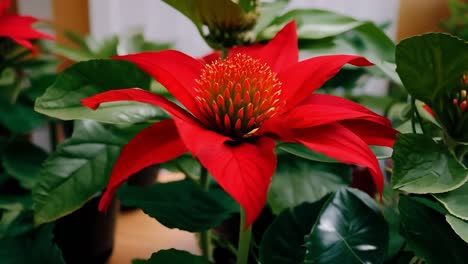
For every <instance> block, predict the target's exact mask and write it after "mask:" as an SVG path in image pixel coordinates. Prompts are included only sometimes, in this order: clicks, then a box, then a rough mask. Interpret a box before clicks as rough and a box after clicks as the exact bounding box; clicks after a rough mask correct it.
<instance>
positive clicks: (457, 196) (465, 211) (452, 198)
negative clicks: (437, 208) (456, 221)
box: [434, 182, 468, 220]
mask: <svg viewBox="0 0 468 264" xmlns="http://www.w3.org/2000/svg"><path fill="white" fill-rule="evenodd" d="M434 197H435V198H436V199H437V200H438V201H439V202H441V203H442V204H443V205H444V207H445V208H446V209H447V211H449V212H450V213H451V214H453V215H455V216H457V217H459V218H461V219H464V220H468V182H465V184H463V185H462V186H461V187H460V188H457V189H455V190H453V191H450V192H446V193H439V194H436V195H434Z"/></svg>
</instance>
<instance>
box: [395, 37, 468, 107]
mask: <svg viewBox="0 0 468 264" xmlns="http://www.w3.org/2000/svg"><path fill="white" fill-rule="evenodd" d="M467 48H468V43H467V42H465V41H463V40H461V39H458V38H455V37H453V36H450V35H447V34H440V33H430V34H425V35H422V36H416V37H411V38H408V39H406V40H403V41H401V42H400V43H399V44H398V45H397V48H396V64H397V69H396V71H397V72H398V75H400V78H401V81H402V82H403V84H404V86H405V88H406V90H408V92H409V93H410V94H411V95H412V96H413V97H414V98H416V99H419V100H421V101H423V102H425V103H428V104H431V102H433V101H434V100H435V98H436V97H438V96H439V95H440V94H441V93H449V94H450V93H451V91H453V92H455V91H456V90H458V89H459V86H458V83H459V80H460V79H461V77H462V75H463V74H464V73H466V72H467V70H468V68H467V65H468V52H466V50H467ZM443 98H445V97H443ZM450 103H451V101H450ZM431 107H432V105H431Z"/></svg>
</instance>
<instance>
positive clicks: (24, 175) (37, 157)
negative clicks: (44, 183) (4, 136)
mask: <svg viewBox="0 0 468 264" xmlns="http://www.w3.org/2000/svg"><path fill="white" fill-rule="evenodd" d="M46 158H47V153H46V152H45V151H44V150H42V149H41V148H39V147H37V146H36V145H33V144H32V143H30V142H27V141H15V142H13V143H11V144H9V145H8V147H7V149H6V150H5V153H4V154H3V159H2V165H3V167H4V168H5V171H6V173H8V174H9V175H10V176H12V177H13V178H15V179H17V180H18V181H19V182H20V184H21V186H23V187H24V188H26V189H32V187H33V186H34V185H35V184H36V182H37V180H38V176H39V170H40V169H41V165H42V163H43V162H44V160H45V159H46Z"/></svg>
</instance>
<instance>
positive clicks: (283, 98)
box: [82, 22, 397, 225]
mask: <svg viewBox="0 0 468 264" xmlns="http://www.w3.org/2000/svg"><path fill="white" fill-rule="evenodd" d="M115 59H118V60H128V61H131V62H133V63H135V64H136V65H137V66H138V67H140V68H141V69H143V70H144V71H146V72H147V73H148V74H150V75H151V76H153V77H154V78H155V79H156V80H157V81H159V82H160V83H161V84H162V85H164V86H165V87H166V88H167V89H168V90H169V92H170V93H171V94H172V95H173V96H174V97H175V98H177V100H178V101H179V102H180V103H181V104H183V105H184V106H185V108H186V109H187V110H185V109H183V108H181V107H179V106H178V105H176V104H174V103H172V102H170V101H168V100H167V99H165V98H164V97H161V96H158V95H155V94H153V93H150V92H147V91H144V90H140V89H134V88H132V89H123V90H116V91H109V92H104V93H102V94H98V95H95V96H92V97H90V98H87V99H84V100H83V101H82V103H83V105H85V106H87V107H90V108H92V109H96V108H97V107H98V106H99V104H101V103H105V102H114V101H137V102H141V103H147V104H153V105H156V106H159V107H162V108H163V109H165V110H166V111H167V112H168V113H169V114H170V115H171V116H172V119H171V120H165V121H162V122H159V123H156V124H154V125H152V126H150V127H148V128H146V129H144V130H143V131H142V132H140V133H139V134H138V135H137V136H136V137H135V138H133V139H132V140H131V141H130V142H129V143H128V144H127V145H126V146H125V147H124V148H123V150H122V152H121V155H120V157H119V159H118V161H117V163H116V165H115V167H114V169H113V172H112V175H111V178H110V181H109V184H108V186H107V190H106V192H105V193H104V196H103V198H102V200H101V203H100V209H101V210H103V209H105V208H106V207H107V206H108V205H109V202H110V200H111V198H112V196H113V195H114V193H115V191H116V189H117V188H118V187H119V186H120V185H121V184H122V183H123V182H124V181H125V180H126V179H127V178H128V177H129V176H130V175H132V174H133V173H135V172H137V171H139V170H141V169H142V168H144V167H147V166H149V165H152V164H155V163H162V162H166V161H169V160H171V159H173V158H175V157H177V156H180V155H182V154H183V153H185V152H187V151H190V152H191V153H192V155H193V156H194V157H196V158H198V160H199V161H200V163H201V164H202V165H203V166H204V167H205V168H206V169H207V170H208V171H209V172H210V173H211V175H212V176H213V177H214V178H215V179H216V181H217V182H218V183H219V185H221V187H222V188H224V190H225V191H226V192H227V193H229V194H230V195H231V196H232V197H233V198H234V199H235V200H236V201H237V202H239V204H240V205H241V206H242V207H243V208H244V209H245V211H246V214H247V221H246V222H247V225H250V224H251V223H252V222H253V221H254V220H255V219H256V218H257V216H258V214H259V213H260V211H261V209H262V208H263V206H264V204H265V201H266V198H267V190H268V186H269V184H270V181H271V177H272V175H273V173H274V171H275V167H276V155H275V152H274V148H275V140H281V141H284V142H297V143H301V144H303V145H305V146H306V147H308V148H310V149H312V150H314V151H318V152H322V153H324V154H326V155H328V156H330V157H333V158H335V159H337V160H339V161H342V162H344V163H349V164H358V165H361V166H365V167H368V168H369V170H370V171H371V174H372V176H373V180H374V182H375V184H376V187H377V189H378V190H379V191H382V188H383V176H382V173H381V171H380V168H379V165H378V162H377V160H376V158H375V156H374V154H373V153H372V151H371V150H370V149H369V147H368V144H371V145H382V146H392V145H393V142H394V140H395V135H396V133H397V132H396V131H395V130H393V129H392V128H391V127H390V123H389V121H388V120H387V119H386V118H384V117H382V116H379V115H377V114H375V113H373V112H371V111H369V110H367V109H366V108H364V107H362V106H360V105H358V104H356V103H353V102H351V101H348V100H346V99H343V98H339V97H335V96H331V95H324V94H312V92H314V91H315V90H317V89H318V88H319V87H320V86H321V85H322V84H323V83H324V82H326V81H327V80H328V79H329V78H331V77H332V76H334V75H335V74H336V73H337V72H338V71H339V70H340V68H341V67H342V66H343V65H344V64H346V63H350V64H353V65H357V66H369V65H372V64H371V63H370V62H368V61H367V60H366V59H364V58H362V57H358V56H353V55H332V56H321V57H315V58H311V59H307V60H304V61H301V62H298V47H297V34H296V26H295V23H294V22H291V23H290V24H288V25H287V26H286V27H285V28H284V29H283V30H282V31H281V32H279V33H278V35H277V36H276V37H275V38H274V39H273V40H271V41H270V42H269V43H268V44H267V45H265V46H259V45H256V46H254V47H253V48H249V47H244V48H237V49H234V50H231V51H230V55H229V56H228V57H227V58H226V59H225V60H215V61H214V62H212V63H210V64H204V63H202V62H201V61H200V60H197V59H195V58H192V57H189V56H187V55H185V54H183V53H180V52H177V51H173V50H168V51H161V52H145V53H139V54H134V55H127V56H120V57H116V58H115Z"/></svg>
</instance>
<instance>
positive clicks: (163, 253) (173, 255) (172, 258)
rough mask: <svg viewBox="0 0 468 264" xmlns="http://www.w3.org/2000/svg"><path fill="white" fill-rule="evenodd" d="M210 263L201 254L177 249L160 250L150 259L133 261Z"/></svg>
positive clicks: (146, 263)
mask: <svg viewBox="0 0 468 264" xmlns="http://www.w3.org/2000/svg"><path fill="white" fill-rule="evenodd" d="M162 263H171V264H189V263H190V264H208V263H209V262H208V261H207V260H206V259H204V258H203V257H200V256H195V255H192V254H190V253H188V252H187V251H182V250H177V249H173V248H172V249H167V250H160V251H158V252H156V253H153V255H151V258H150V259H148V260H140V259H136V260H133V261H132V264H162Z"/></svg>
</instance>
